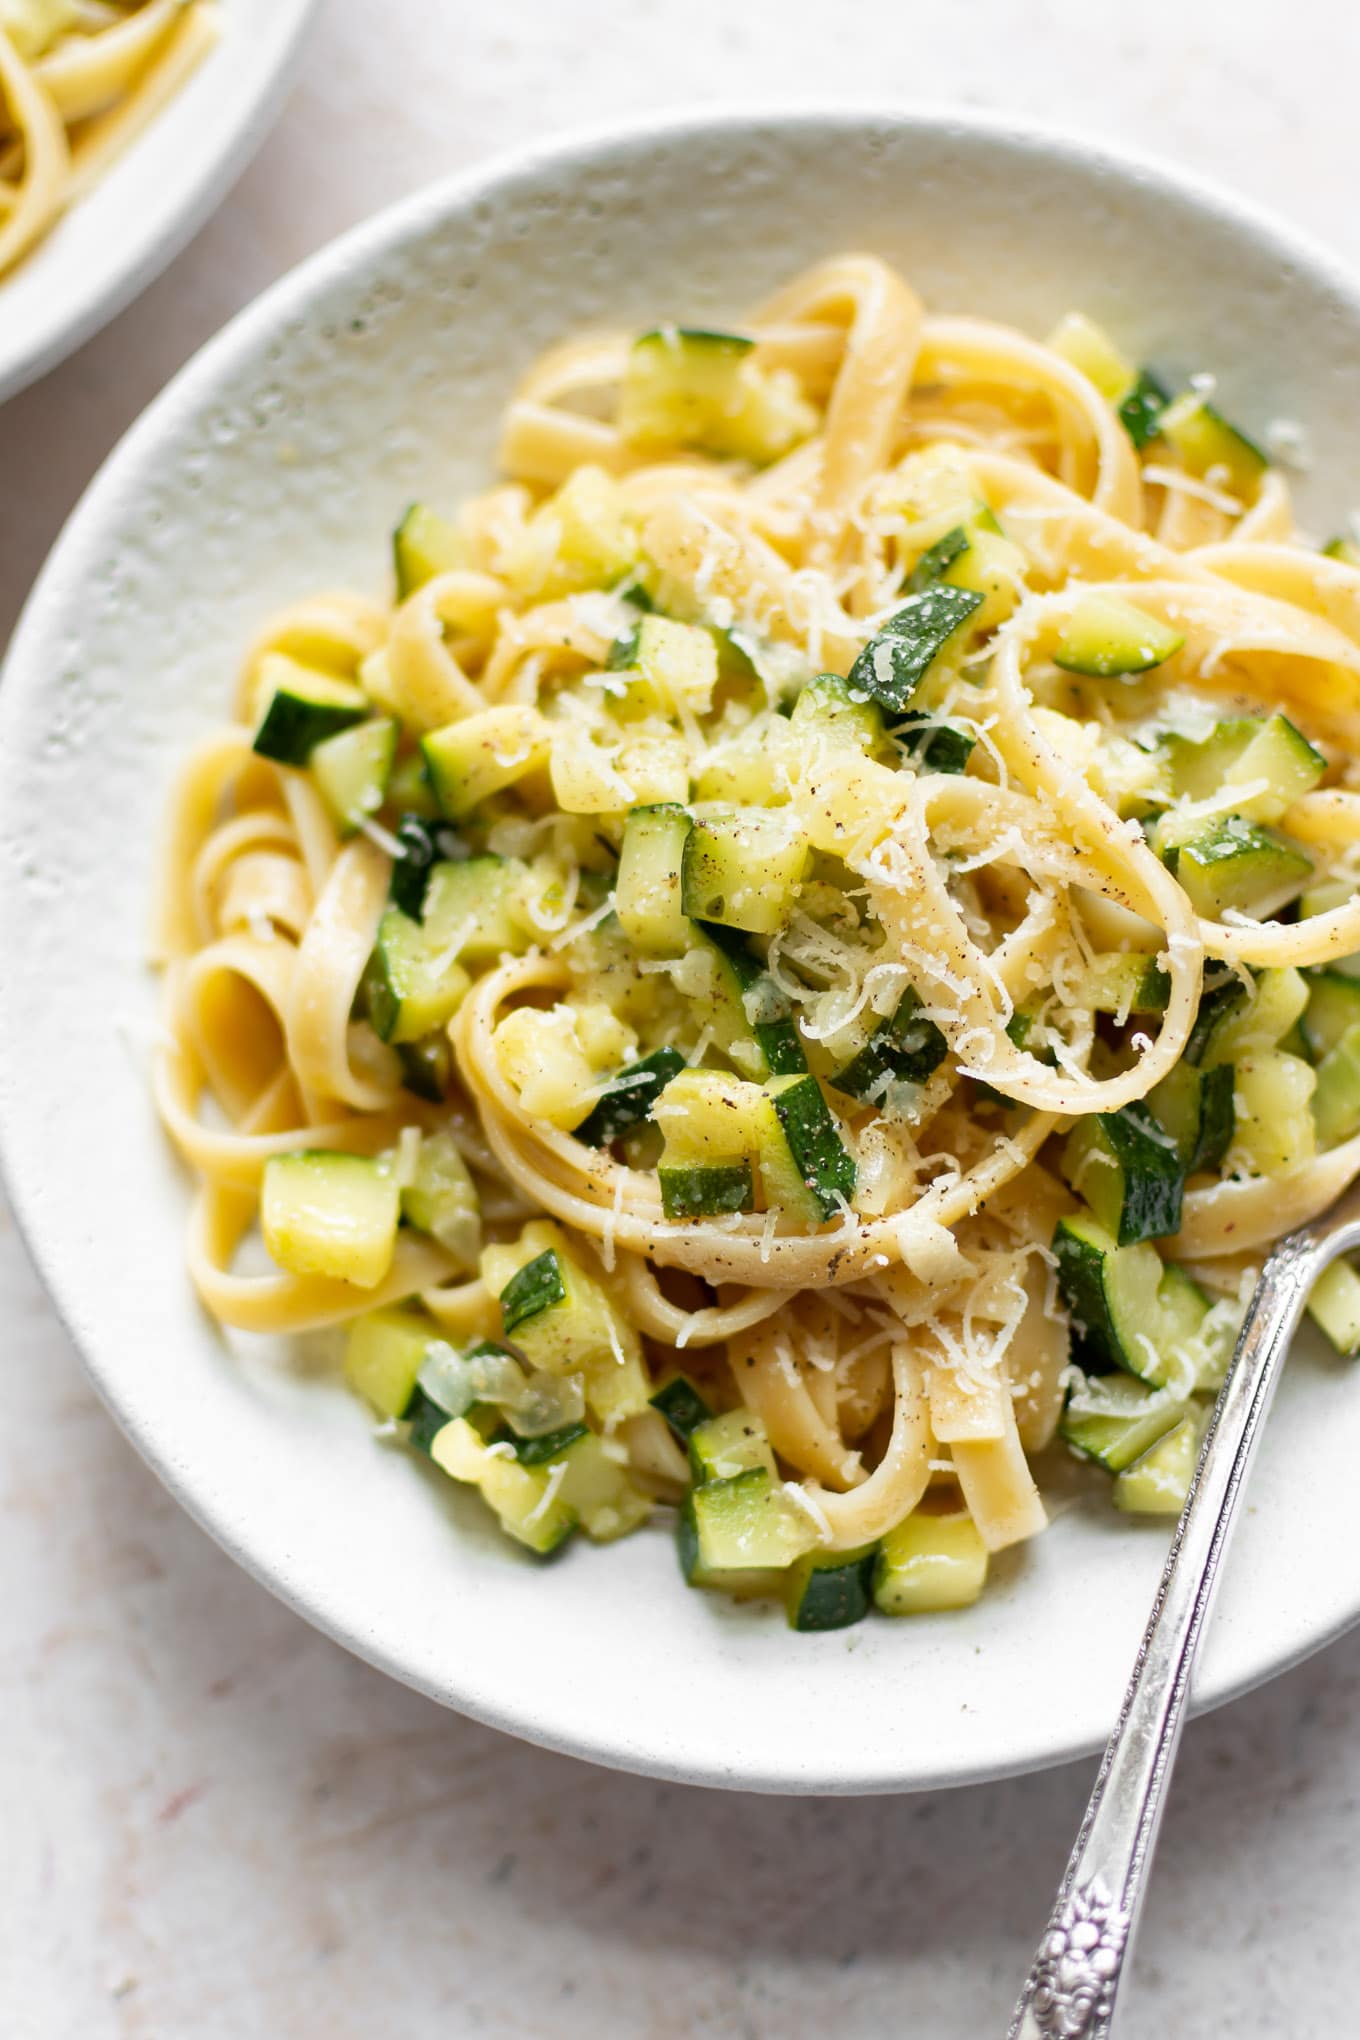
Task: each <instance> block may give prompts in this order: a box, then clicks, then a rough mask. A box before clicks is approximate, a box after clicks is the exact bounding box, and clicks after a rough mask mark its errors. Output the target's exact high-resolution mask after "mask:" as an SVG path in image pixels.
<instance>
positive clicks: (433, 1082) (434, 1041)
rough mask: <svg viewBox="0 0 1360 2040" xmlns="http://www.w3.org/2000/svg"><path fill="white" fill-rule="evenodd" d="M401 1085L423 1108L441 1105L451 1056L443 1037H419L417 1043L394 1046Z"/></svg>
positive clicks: (450, 1076)
mask: <svg viewBox="0 0 1360 2040" xmlns="http://www.w3.org/2000/svg"><path fill="white" fill-rule="evenodd" d="M397 1060H398V1061H399V1062H400V1064H401V1081H402V1084H403V1085H404V1086H405V1088H406V1089H407V1090H408V1091H411V1092H413V1093H414V1095H415V1096H416V1097H417V1098H424V1099H425V1101H426V1103H427V1104H430V1105H442V1104H443V1103H444V1100H445V1099H446V1098H447V1097H448V1094H449V1085H450V1083H451V1082H452V1080H453V1055H452V1052H451V1050H450V1048H449V1042H448V1036H447V1035H445V1034H439V1033H434V1034H426V1035H422V1036H421V1038H420V1040H419V1041H402V1042H398V1043H397Z"/></svg>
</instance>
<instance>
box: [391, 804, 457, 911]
mask: <svg viewBox="0 0 1360 2040" xmlns="http://www.w3.org/2000/svg"><path fill="white" fill-rule="evenodd" d="M445 836H446V837H447V838H448V839H449V841H450V842H453V841H455V838H454V836H453V832H452V830H450V829H448V828H447V827H446V826H441V825H440V824H439V823H434V824H433V825H432V824H431V822H430V820H429V818H428V817H426V816H424V815H416V814H405V815H403V816H402V818H401V820H400V821H399V822H398V823H397V827H396V839H397V841H398V843H399V844H400V845H401V855H400V857H395V858H393V860H392V881H391V884H390V886H389V888H388V898H389V899H390V900H391V902H392V904H393V906H395V907H400V908H401V911H402V912H403V914H409V916H410V918H411V919H412V920H413V921H419V920H422V919H423V918H424V914H425V889H426V887H427V886H428V884H429V882H430V873H431V872H432V871H433V869H434V867H435V865H436V864H438V863H439V862H440V861H441V859H442V858H443V857H444V856H445V854H446V853H445V852H444V851H443V850H442V849H441V847H440V838H441V837H445Z"/></svg>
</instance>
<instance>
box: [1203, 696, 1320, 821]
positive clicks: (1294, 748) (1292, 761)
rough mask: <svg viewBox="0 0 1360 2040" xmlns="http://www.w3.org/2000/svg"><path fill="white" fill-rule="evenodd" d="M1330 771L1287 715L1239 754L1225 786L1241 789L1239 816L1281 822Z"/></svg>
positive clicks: (1265, 726) (1258, 733) (1264, 728)
mask: <svg viewBox="0 0 1360 2040" xmlns="http://www.w3.org/2000/svg"><path fill="white" fill-rule="evenodd" d="M1326 770H1327V760H1326V759H1325V758H1324V757H1323V755H1322V753H1321V751H1318V750H1315V749H1314V747H1313V746H1312V744H1310V743H1309V741H1308V739H1307V737H1305V736H1304V734H1303V732H1302V730H1299V729H1296V728H1295V726H1294V724H1293V723H1292V722H1290V720H1289V717H1288V716H1287V715H1273V716H1271V718H1270V720H1269V721H1268V722H1266V723H1264V724H1263V725H1262V727H1261V728H1260V729H1259V730H1257V731H1256V732H1255V734H1254V735H1253V736H1252V737H1251V738H1250V739H1249V740H1248V742H1247V744H1246V745H1245V747H1244V748H1243V749H1242V750H1241V751H1240V752H1239V753H1238V755H1237V757H1236V758H1235V759H1234V760H1233V762H1232V763H1231V764H1230V765H1229V767H1228V769H1227V770H1226V772H1225V773H1224V774H1223V779H1222V782H1221V784H1222V786H1223V787H1224V788H1225V789H1226V788H1228V787H1240V788H1241V790H1242V792H1241V798H1240V799H1239V800H1238V802H1237V812H1238V813H1239V814H1243V815H1246V816H1247V817H1248V818H1249V819H1250V820H1252V821H1257V822H1278V821H1279V819H1280V817H1281V816H1282V815H1283V814H1284V812H1285V810H1286V809H1287V808H1290V807H1292V806H1293V805H1294V802H1295V801H1296V800H1301V799H1302V797H1303V795H1304V794H1305V793H1310V792H1311V791H1312V789H1313V788H1314V787H1315V786H1316V785H1317V783H1318V781H1319V780H1320V779H1321V777H1322V775H1323V773H1324V772H1325V771H1326ZM1263 782H1264V784H1263ZM1253 788H1255V789H1256V791H1254V792H1253V791H1252V789H1253Z"/></svg>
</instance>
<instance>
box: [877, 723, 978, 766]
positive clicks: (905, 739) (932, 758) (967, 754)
mask: <svg viewBox="0 0 1360 2040" xmlns="http://www.w3.org/2000/svg"><path fill="white" fill-rule="evenodd" d="M893 736H894V738H895V740H896V741H897V742H898V743H899V744H901V745H902V747H903V749H904V750H905V751H906V752H907V754H908V756H909V757H910V758H911V759H912V760H913V762H914V764H915V766H916V769H917V771H918V772H947V773H952V774H958V773H960V772H966V771H967V770H968V760H969V759H970V758H971V757H972V755H973V753H974V751H975V750H976V749H977V738H976V737H975V736H974V735H973V733H972V731H971V730H966V729H964V728H963V726H962V724H960V723H956V722H950V720H949V718H948V717H947V716H939V715H909V716H907V717H906V719H905V720H904V721H902V722H900V723H898V725H897V726H896V728H895V729H894V731H893Z"/></svg>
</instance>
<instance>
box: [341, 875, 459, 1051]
mask: <svg viewBox="0 0 1360 2040" xmlns="http://www.w3.org/2000/svg"><path fill="white" fill-rule="evenodd" d="M437 929H438V924H436V923H433V922H431V921H429V920H426V921H425V922H423V923H422V922H420V921H413V920H411V919H410V918H409V916H408V915H406V914H403V913H402V911H401V909H400V907H388V908H386V909H385V910H384V912H383V917H382V919H381V921H379V923H378V939H377V942H376V943H375V944H374V948H373V955H372V956H371V958H370V959H369V964H368V969H367V971H366V973H365V976H364V998H365V1001H366V1004H367V1008H368V1017H369V1019H370V1020H371V1022H372V1023H373V1027H374V1031H375V1032H376V1033H377V1035H378V1037H379V1039H380V1040H382V1041H390V1042H392V1043H393V1044H394V1045H399V1044H401V1043H403V1042H409V1041H419V1040H421V1039H422V1038H423V1037H424V1036H426V1035H428V1034H431V1033H433V1032H434V1030H435V1029H436V1028H439V1027H443V1026H444V1025H445V1024H446V1023H447V1022H448V1021H449V1020H450V1019H452V1017H453V1015H454V1014H455V1013H456V1012H457V1010H458V1008H459V1006H461V1005H462V1003H463V999H464V997H465V996H466V993H467V990H468V986H469V985H470V984H471V982H472V980H471V979H470V978H469V976H468V974H467V972H466V971H465V970H464V969H463V966H462V965H461V964H460V963H459V962H458V961H457V959H456V956H455V955H454V954H453V951H452V945H451V940H446V941H445V942H444V943H443V944H442V945H441V943H440V941H439V939H438V932H437Z"/></svg>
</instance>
